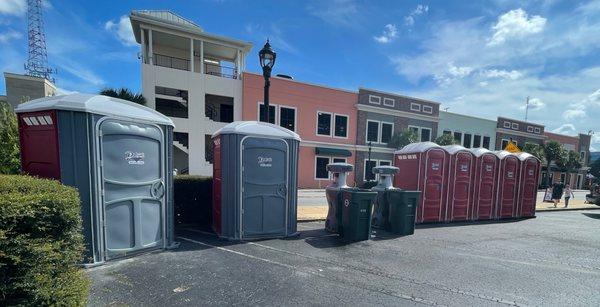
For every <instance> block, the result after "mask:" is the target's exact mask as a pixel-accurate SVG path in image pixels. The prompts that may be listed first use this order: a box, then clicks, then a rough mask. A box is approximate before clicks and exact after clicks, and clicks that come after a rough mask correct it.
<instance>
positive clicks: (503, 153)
mask: <svg viewBox="0 0 600 307" xmlns="http://www.w3.org/2000/svg"><path fill="white" fill-rule="evenodd" d="M493 153H494V154H495V155H496V156H497V157H498V158H500V160H502V159H504V158H506V157H508V156H516V155H515V154H513V153H512V152H508V151H506V150H498V151H494V152H493Z"/></svg>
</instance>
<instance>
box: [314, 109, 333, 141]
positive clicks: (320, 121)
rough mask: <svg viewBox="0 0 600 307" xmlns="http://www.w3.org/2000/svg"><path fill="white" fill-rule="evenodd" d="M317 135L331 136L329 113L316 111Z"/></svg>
mask: <svg viewBox="0 0 600 307" xmlns="http://www.w3.org/2000/svg"><path fill="white" fill-rule="evenodd" d="M317 135H327V136H331V113H326V112H317Z"/></svg>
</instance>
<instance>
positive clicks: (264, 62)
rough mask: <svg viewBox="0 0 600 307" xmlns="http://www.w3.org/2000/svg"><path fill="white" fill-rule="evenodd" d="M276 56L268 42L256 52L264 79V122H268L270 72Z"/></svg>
mask: <svg viewBox="0 0 600 307" xmlns="http://www.w3.org/2000/svg"><path fill="white" fill-rule="evenodd" d="M276 57H277V54H276V53H275V51H273V49H271V44H269V40H268V39H267V42H266V43H265V46H264V47H263V48H262V49H261V50H260V51H259V52H258V58H259V59H260V66H261V67H262V70H263V77H265V93H264V105H265V122H267V123H268V122H269V117H270V114H269V87H270V86H271V81H270V80H269V79H270V78H271V71H272V70H273V65H275V58H276Z"/></svg>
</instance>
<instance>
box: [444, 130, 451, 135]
mask: <svg viewBox="0 0 600 307" xmlns="http://www.w3.org/2000/svg"><path fill="white" fill-rule="evenodd" d="M442 133H443V134H444V135H446V134H452V131H450V130H444V132H442Z"/></svg>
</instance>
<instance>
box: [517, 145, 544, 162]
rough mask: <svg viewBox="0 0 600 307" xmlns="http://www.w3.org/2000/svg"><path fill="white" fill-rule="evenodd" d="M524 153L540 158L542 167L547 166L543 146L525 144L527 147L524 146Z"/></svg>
mask: <svg viewBox="0 0 600 307" xmlns="http://www.w3.org/2000/svg"><path fill="white" fill-rule="evenodd" d="M523 151H524V152H526V153H528V154H531V155H533V156H534V157H536V158H538V159H539V160H540V163H542V165H545V164H546V156H545V155H544V148H543V147H542V146H540V145H538V144H532V143H525V146H523Z"/></svg>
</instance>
